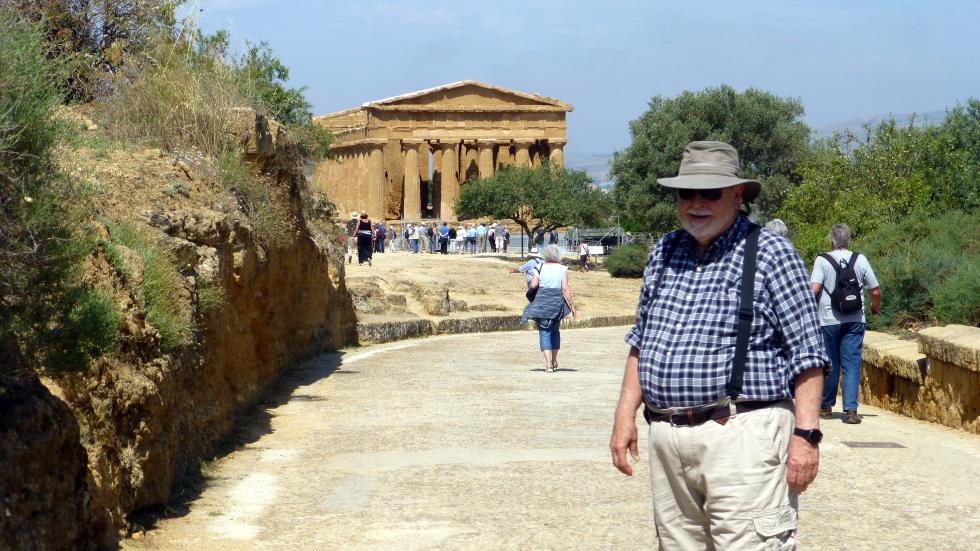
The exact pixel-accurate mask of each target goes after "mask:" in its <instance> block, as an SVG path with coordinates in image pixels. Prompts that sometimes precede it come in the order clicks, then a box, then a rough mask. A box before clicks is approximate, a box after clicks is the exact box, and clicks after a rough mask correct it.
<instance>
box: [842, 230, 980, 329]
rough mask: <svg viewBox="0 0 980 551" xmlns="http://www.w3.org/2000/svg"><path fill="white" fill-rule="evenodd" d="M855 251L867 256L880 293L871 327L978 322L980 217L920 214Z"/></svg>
mask: <svg viewBox="0 0 980 551" xmlns="http://www.w3.org/2000/svg"><path fill="white" fill-rule="evenodd" d="M852 248H853V249H854V250H857V251H860V252H861V253H863V254H865V255H866V256H867V257H868V259H869V261H870V262H871V266H872V268H873V269H874V271H875V275H876V276H877V277H878V282H879V283H880V284H881V289H882V307H881V310H882V315H881V316H879V317H869V325H870V326H871V327H872V328H887V327H893V328H897V327H904V326H908V325H914V324H921V323H936V322H938V323H942V324H945V323H968V324H971V325H977V324H978V323H980V275H978V274H980V259H978V256H977V252H978V249H980V214H978V213H977V212H973V213H964V212H961V211H951V212H948V213H946V214H944V215H942V216H939V217H936V216H933V215H931V214H929V213H927V212H925V211H918V212H915V213H913V214H912V215H910V216H908V217H906V218H905V219H904V220H903V221H902V222H901V223H899V224H896V225H886V226H883V227H881V228H880V229H879V230H878V231H877V232H875V233H874V234H872V235H871V236H869V237H868V238H867V239H864V240H860V241H857V242H856V243H855V244H854V245H853V246H852Z"/></svg>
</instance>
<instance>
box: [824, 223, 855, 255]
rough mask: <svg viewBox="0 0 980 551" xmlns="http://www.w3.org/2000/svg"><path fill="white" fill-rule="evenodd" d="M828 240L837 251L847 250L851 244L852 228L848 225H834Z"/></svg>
mask: <svg viewBox="0 0 980 551" xmlns="http://www.w3.org/2000/svg"><path fill="white" fill-rule="evenodd" d="M827 240H828V241H830V244H831V245H833V246H834V248H835V249H846V248H847V246H848V245H850V244H851V228H849V227H848V226H847V224H834V225H833V226H831V228H830V233H828V234H827Z"/></svg>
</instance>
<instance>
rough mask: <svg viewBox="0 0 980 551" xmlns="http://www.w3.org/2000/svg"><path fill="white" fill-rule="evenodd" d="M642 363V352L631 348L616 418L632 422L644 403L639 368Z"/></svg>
mask: <svg viewBox="0 0 980 551" xmlns="http://www.w3.org/2000/svg"><path fill="white" fill-rule="evenodd" d="M639 363H640V351H639V350H638V349H637V348H636V347H631V348H630V353H629V356H628V357H627V358H626V370H625V372H624V373H623V388H622V389H621V390H620V392H619V403H618V404H617V406H616V417H617V418H618V417H620V416H623V417H624V418H628V419H629V420H630V421H632V420H633V419H635V417H636V410H637V409H638V408H639V407H640V405H641V404H642V403H643V390H642V389H641V388H640V373H639V368H638V367H637V366H638V365H639Z"/></svg>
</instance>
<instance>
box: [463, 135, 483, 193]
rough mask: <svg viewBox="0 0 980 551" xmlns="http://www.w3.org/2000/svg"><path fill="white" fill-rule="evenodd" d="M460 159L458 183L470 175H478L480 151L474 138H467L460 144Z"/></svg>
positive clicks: (477, 176) (467, 178)
mask: <svg viewBox="0 0 980 551" xmlns="http://www.w3.org/2000/svg"><path fill="white" fill-rule="evenodd" d="M460 157H461V161H462V162H460V163H459V164H460V169H459V179H460V183H462V182H465V181H466V180H469V179H470V177H471V176H474V177H476V178H479V177H480V152H479V150H478V149H477V144H476V141H475V140H467V141H465V142H463V145H462V146H460Z"/></svg>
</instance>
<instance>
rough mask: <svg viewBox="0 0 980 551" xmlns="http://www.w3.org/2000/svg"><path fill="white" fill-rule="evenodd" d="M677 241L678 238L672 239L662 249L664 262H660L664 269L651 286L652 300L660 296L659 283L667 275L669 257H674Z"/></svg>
mask: <svg viewBox="0 0 980 551" xmlns="http://www.w3.org/2000/svg"><path fill="white" fill-rule="evenodd" d="M679 239H680V238H679V237H678V238H677V239H674V240H673V241H671V242H670V243H668V244H667V245H666V246H665V247H664V260H663V262H662V264H663V265H664V267H663V268H661V270H660V273H659V274H657V280H656V281H655V282H654V284H653V297H652V299H653V300H656V299H657V297H658V296H660V283H661V282H662V281H663V280H664V274H666V273H667V268H669V267H670V257H671V256H673V255H674V249H676V248H677V241H678V240H679Z"/></svg>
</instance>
